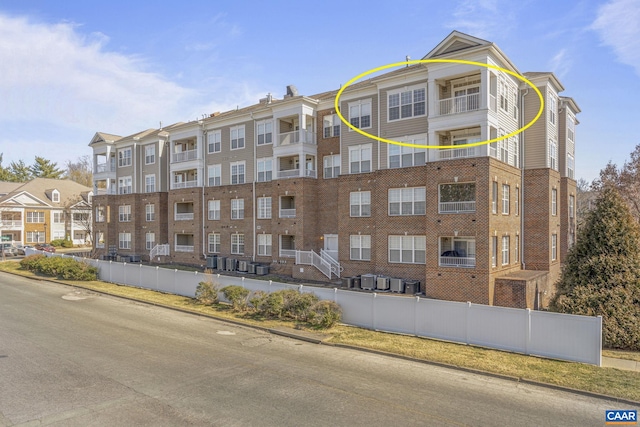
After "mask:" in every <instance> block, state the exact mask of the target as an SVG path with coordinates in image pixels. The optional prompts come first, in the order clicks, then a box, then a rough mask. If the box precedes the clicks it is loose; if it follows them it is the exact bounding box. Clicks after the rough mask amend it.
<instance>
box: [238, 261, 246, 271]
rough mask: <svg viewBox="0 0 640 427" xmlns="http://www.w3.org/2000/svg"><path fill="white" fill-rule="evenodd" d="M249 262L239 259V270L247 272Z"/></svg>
mask: <svg viewBox="0 0 640 427" xmlns="http://www.w3.org/2000/svg"><path fill="white" fill-rule="evenodd" d="M248 264H249V263H248V262H247V261H241V260H240V261H238V271H241V272H243V273H246V272H247V271H248V270H249V268H248Z"/></svg>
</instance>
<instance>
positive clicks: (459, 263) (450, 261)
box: [440, 256, 476, 267]
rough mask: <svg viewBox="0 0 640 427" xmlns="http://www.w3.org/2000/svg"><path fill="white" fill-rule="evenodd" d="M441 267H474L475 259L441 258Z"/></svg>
mask: <svg viewBox="0 0 640 427" xmlns="http://www.w3.org/2000/svg"><path fill="white" fill-rule="evenodd" d="M440 266H441V267H475V266H476V257H461V256H441V257H440Z"/></svg>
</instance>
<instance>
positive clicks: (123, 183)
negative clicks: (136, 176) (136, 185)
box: [118, 176, 133, 194]
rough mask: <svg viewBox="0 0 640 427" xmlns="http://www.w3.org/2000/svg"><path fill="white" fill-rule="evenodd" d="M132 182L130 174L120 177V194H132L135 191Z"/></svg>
mask: <svg viewBox="0 0 640 427" xmlns="http://www.w3.org/2000/svg"><path fill="white" fill-rule="evenodd" d="M131 182H132V181H131V177H130V176H125V177H122V178H118V194H131V193H132V191H133V187H132V184H131Z"/></svg>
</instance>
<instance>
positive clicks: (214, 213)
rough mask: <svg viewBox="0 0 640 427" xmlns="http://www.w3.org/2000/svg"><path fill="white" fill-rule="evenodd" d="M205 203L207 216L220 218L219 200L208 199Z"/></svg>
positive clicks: (213, 219)
mask: <svg viewBox="0 0 640 427" xmlns="http://www.w3.org/2000/svg"><path fill="white" fill-rule="evenodd" d="M207 205H208V206H207V218H208V219H210V220H212V221H218V220H219V219H220V200H209V202H208V203H207Z"/></svg>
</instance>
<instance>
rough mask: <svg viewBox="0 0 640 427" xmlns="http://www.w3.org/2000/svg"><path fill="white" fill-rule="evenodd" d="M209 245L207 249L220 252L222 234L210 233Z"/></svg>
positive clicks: (210, 251)
mask: <svg viewBox="0 0 640 427" xmlns="http://www.w3.org/2000/svg"><path fill="white" fill-rule="evenodd" d="M207 240H208V242H207V243H208V245H207V246H208V247H207V251H208V252H209V253H214V254H215V253H218V252H220V234H218V233H209V236H208V239H207Z"/></svg>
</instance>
